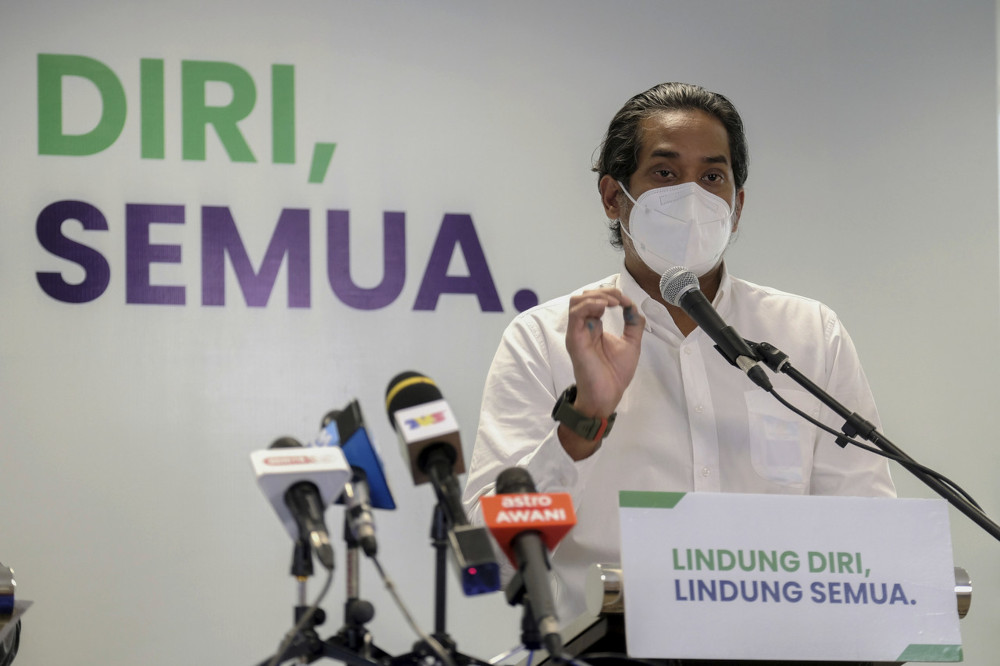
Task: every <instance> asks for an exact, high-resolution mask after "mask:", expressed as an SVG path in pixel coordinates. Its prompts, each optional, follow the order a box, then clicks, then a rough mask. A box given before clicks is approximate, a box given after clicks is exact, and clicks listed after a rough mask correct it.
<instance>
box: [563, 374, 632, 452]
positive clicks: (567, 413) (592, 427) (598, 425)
mask: <svg viewBox="0 0 1000 666" xmlns="http://www.w3.org/2000/svg"><path fill="white" fill-rule="evenodd" d="M574 402H576V384H573V385H572V386H570V387H569V388H567V389H566V390H565V391H563V392H562V395H560V396H559V398H558V399H557V400H556V405H555V407H554V408H553V409H552V418H553V420H555V421H558V422H559V423H562V424H563V425H564V426H566V427H567V428H569V429H570V430H572V431H573V432H574V433H576V434H577V435H579V436H580V437H583V438H584V439H586V440H588V441H591V442H599V441H601V440H603V439H604V438H605V437H607V436H608V435H609V434H611V426H613V425H614V423H615V417H617V416H618V414H617V412H616V413H614V414H612V415H611V416H609V417H607V418H591V417H589V416H584V415H583V414H581V413H580V412H578V411H577V410H576V408H575V407H574V406H573V403H574Z"/></svg>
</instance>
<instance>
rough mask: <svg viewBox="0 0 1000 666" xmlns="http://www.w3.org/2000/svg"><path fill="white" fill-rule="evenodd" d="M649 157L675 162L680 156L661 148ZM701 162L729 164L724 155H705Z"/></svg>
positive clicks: (673, 151) (674, 151)
mask: <svg viewBox="0 0 1000 666" xmlns="http://www.w3.org/2000/svg"><path fill="white" fill-rule="evenodd" d="M651 156H652V157H663V158H666V159H668V160H676V159H679V158H680V156H681V154H680V153H678V152H677V151H676V150H667V149H665V148H661V149H659V150H654V151H653V152H652V154H651ZM701 161H702V162H704V163H705V164H729V158H728V157H726V156H725V155H707V156H706V157H703V158H702V160H701Z"/></svg>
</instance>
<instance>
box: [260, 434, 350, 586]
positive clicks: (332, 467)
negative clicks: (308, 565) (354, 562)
mask: <svg viewBox="0 0 1000 666" xmlns="http://www.w3.org/2000/svg"><path fill="white" fill-rule="evenodd" d="M251 462H252V463H253V465H254V469H255V471H256V472H257V481H258V483H259V484H260V486H261V489H262V490H264V494H265V495H267V496H268V499H270V501H271V505H272V506H273V507H274V509H275V511H277V512H278V517H279V518H281V519H282V522H284V523H285V526H286V528H287V529H288V530H289V533H290V534H291V533H292V532H293V527H292V526H294V527H295V528H297V533H298V538H299V539H302V540H304V541H306V542H308V543H310V544H311V545H312V547H313V549H314V550H315V552H316V556H317V557H318V558H319V560H320V562H322V564H323V566H324V567H326V568H327V569H328V570H331V571H332V570H333V547H332V546H331V545H330V533H329V531H328V530H327V528H326V521H325V520H324V518H323V513H324V511H325V509H326V505H327V504H328V503H329V502H330V501H331V500H332V499H333V498H334V497H336V496H337V495H338V494H339V493H340V491H341V489H342V488H343V487H344V483H345V482H346V481H347V479H348V478H349V475H350V472H349V468H348V466H347V461H346V460H345V459H344V455H343V453H341V452H340V451H339V450H328V451H318V450H317V449H306V448H304V447H303V446H302V444H300V443H299V442H298V441H297V440H295V439H293V438H291V437H282V438H280V439H278V440H275V442H274V443H272V444H271V446H270V448H268V449H267V450H266V451H257V452H254V453H253V454H251ZM293 538H295V537H294V534H293Z"/></svg>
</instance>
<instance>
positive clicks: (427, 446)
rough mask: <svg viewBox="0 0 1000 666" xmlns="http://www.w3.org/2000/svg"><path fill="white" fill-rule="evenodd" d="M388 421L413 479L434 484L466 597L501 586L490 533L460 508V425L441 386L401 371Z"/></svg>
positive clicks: (390, 396)
mask: <svg viewBox="0 0 1000 666" xmlns="http://www.w3.org/2000/svg"><path fill="white" fill-rule="evenodd" d="M385 407H386V412H387V413H388V416H389V423H391V424H392V427H393V429H394V430H395V431H396V434H397V435H398V437H399V443H400V446H401V447H402V450H403V458H404V459H405V460H406V461H407V462H408V463H409V464H410V471H411V473H412V474H413V482H414V483H416V484H417V485H420V484H423V483H427V482H430V483H431V485H432V486H433V487H434V492H435V494H436V495H437V498H438V506H439V507H440V508H441V510H442V511H443V512H444V514H445V517H446V519H447V522H448V528H449V529H448V539H449V542H450V545H451V552H452V555H454V558H455V563H456V566H457V567H458V571H459V579H460V580H461V583H462V591H463V592H465V594H466V595H472V594H482V593H485V592H495V591H497V590H499V589H500V565H499V564H497V561H496V555H495V554H494V552H493V546H492V545H491V544H490V537H489V533H488V532H487V531H486V528H484V527H477V526H474V525H471V524H469V518H468V516H466V515H465V508H464V507H463V506H462V490H461V488H460V487H459V485H458V479H457V477H456V476H455V474H456V473H461V472H464V471H465V463H464V461H463V460H462V443H461V441H460V440H459V435H458V423H457V422H456V421H455V415H454V414H453V413H452V411H451V407H449V406H448V403H447V402H445V400H444V397H443V396H442V395H441V390H440V389H438V387H437V385H436V384H435V383H434V381H433V380H432V379H430V378H429V377H427V376H426V375H424V374H422V373H419V372H413V371H409V372H403V373H400V374H398V375H396V376H395V377H393V379H392V381H390V382H389V386H388V387H387V388H386V391H385Z"/></svg>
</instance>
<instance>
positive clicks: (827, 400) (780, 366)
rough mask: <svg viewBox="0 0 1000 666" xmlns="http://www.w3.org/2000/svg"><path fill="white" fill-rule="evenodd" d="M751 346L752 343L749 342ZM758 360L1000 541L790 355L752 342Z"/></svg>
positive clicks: (963, 501) (987, 523)
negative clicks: (792, 360) (804, 392)
mask: <svg viewBox="0 0 1000 666" xmlns="http://www.w3.org/2000/svg"><path fill="white" fill-rule="evenodd" d="M748 342H749V341H748ZM749 344H750V347H751V349H753V350H754V351H755V352H756V353H757V354H758V355H759V356H760V360H762V361H763V362H764V364H765V365H767V367H768V368H770V369H771V370H772V371H773V372H781V373H784V374H786V375H788V376H789V377H790V378H791V379H792V380H794V381H795V383H796V384H798V385H799V386H801V387H802V388H804V389H805V390H806V391H808V392H809V393H810V394H812V395H813V396H814V397H815V398H816V399H817V400H819V401H820V402H822V403H823V404H824V405H826V406H827V407H829V408H830V409H831V410H832V411H833V412H834V413H835V414H836V415H837V416H839V417H841V418H842V419H844V420H845V421H846V423H845V424H844V427H843V428H842V430H843V432H844V434H845V435H847V436H848V437H854V436H861V437H863V438H864V439H866V440H868V441H869V442H871V443H872V444H874V445H875V446H877V447H878V448H879V449H881V450H882V451H885V452H886V453H887V454H890V455H889V457H890V458H892V459H893V460H895V461H896V462H898V463H899V464H900V465H902V466H903V467H905V468H906V470H907V471H908V472H910V473H911V474H912V475H913V476H915V477H917V479H919V480H920V481H922V482H923V483H924V485H926V486H927V487H929V488H930V489H931V490H933V491H934V492H936V493H937V494H938V495H940V496H941V497H942V498H944V499H945V500H947V501H948V502H949V503H950V504H951V505H952V506H954V507H955V508H956V509H958V510H959V511H961V512H962V513H964V514H965V515H966V516H968V517H969V519H971V520H972V522H974V523H976V524H977V525H979V527H981V528H982V529H983V530H985V531H986V532H987V533H988V534H989V535H990V536H992V537H993V538H994V539H996V540H998V541H1000V525H997V523H995V522H993V521H992V520H991V519H990V518H989V517H988V516H987V515H986V514H985V513H984V512H983V511H982V510H981V509H979V508H978V507H976V506H975V505H974V504H973V503H972V502H970V501H969V500H968V499H967V498H965V497H963V496H962V495H961V494H960V493H958V492H957V491H956V490H955V489H954V488H952V487H951V486H949V485H947V484H946V483H943V482H942V481H941V480H940V479H938V478H936V477H934V476H932V475H931V474H928V473H927V472H925V471H924V470H923V469H921V468H920V465H919V464H918V463H917V462H916V461H915V460H914V459H913V458H911V457H910V456H908V455H907V454H906V453H904V452H903V451H902V449H900V448H899V447H897V446H896V445H895V444H893V443H892V442H891V441H889V439H888V438H887V437H886V436H885V435H883V434H882V433H880V432H879V431H878V429H877V428H876V427H875V426H874V425H873V424H872V423H871V422H869V421H867V420H865V419H864V418H863V417H862V416H861V415H859V414H858V413H857V412H852V411H850V410H849V409H847V408H846V407H844V406H843V405H842V404H840V403H839V402H837V401H836V400H835V399H834V398H833V397H832V396H831V395H830V394H829V393H827V392H826V391H824V390H823V389H822V388H820V387H819V386H817V385H816V384H815V383H813V382H812V381H810V379H809V378H808V377H806V376H805V375H803V374H802V373H801V372H799V371H798V370H796V369H795V368H793V367H792V364H791V363H789V361H788V355H787V354H785V353H783V352H782V351H781V350H779V349H778V348H776V347H775V346H774V345H772V344H770V343H767V342H761V343H755V342H749ZM847 443H848V442H847V440H845V439H843V438H840V439H838V440H837V444H839V445H840V446H846V445H847Z"/></svg>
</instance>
